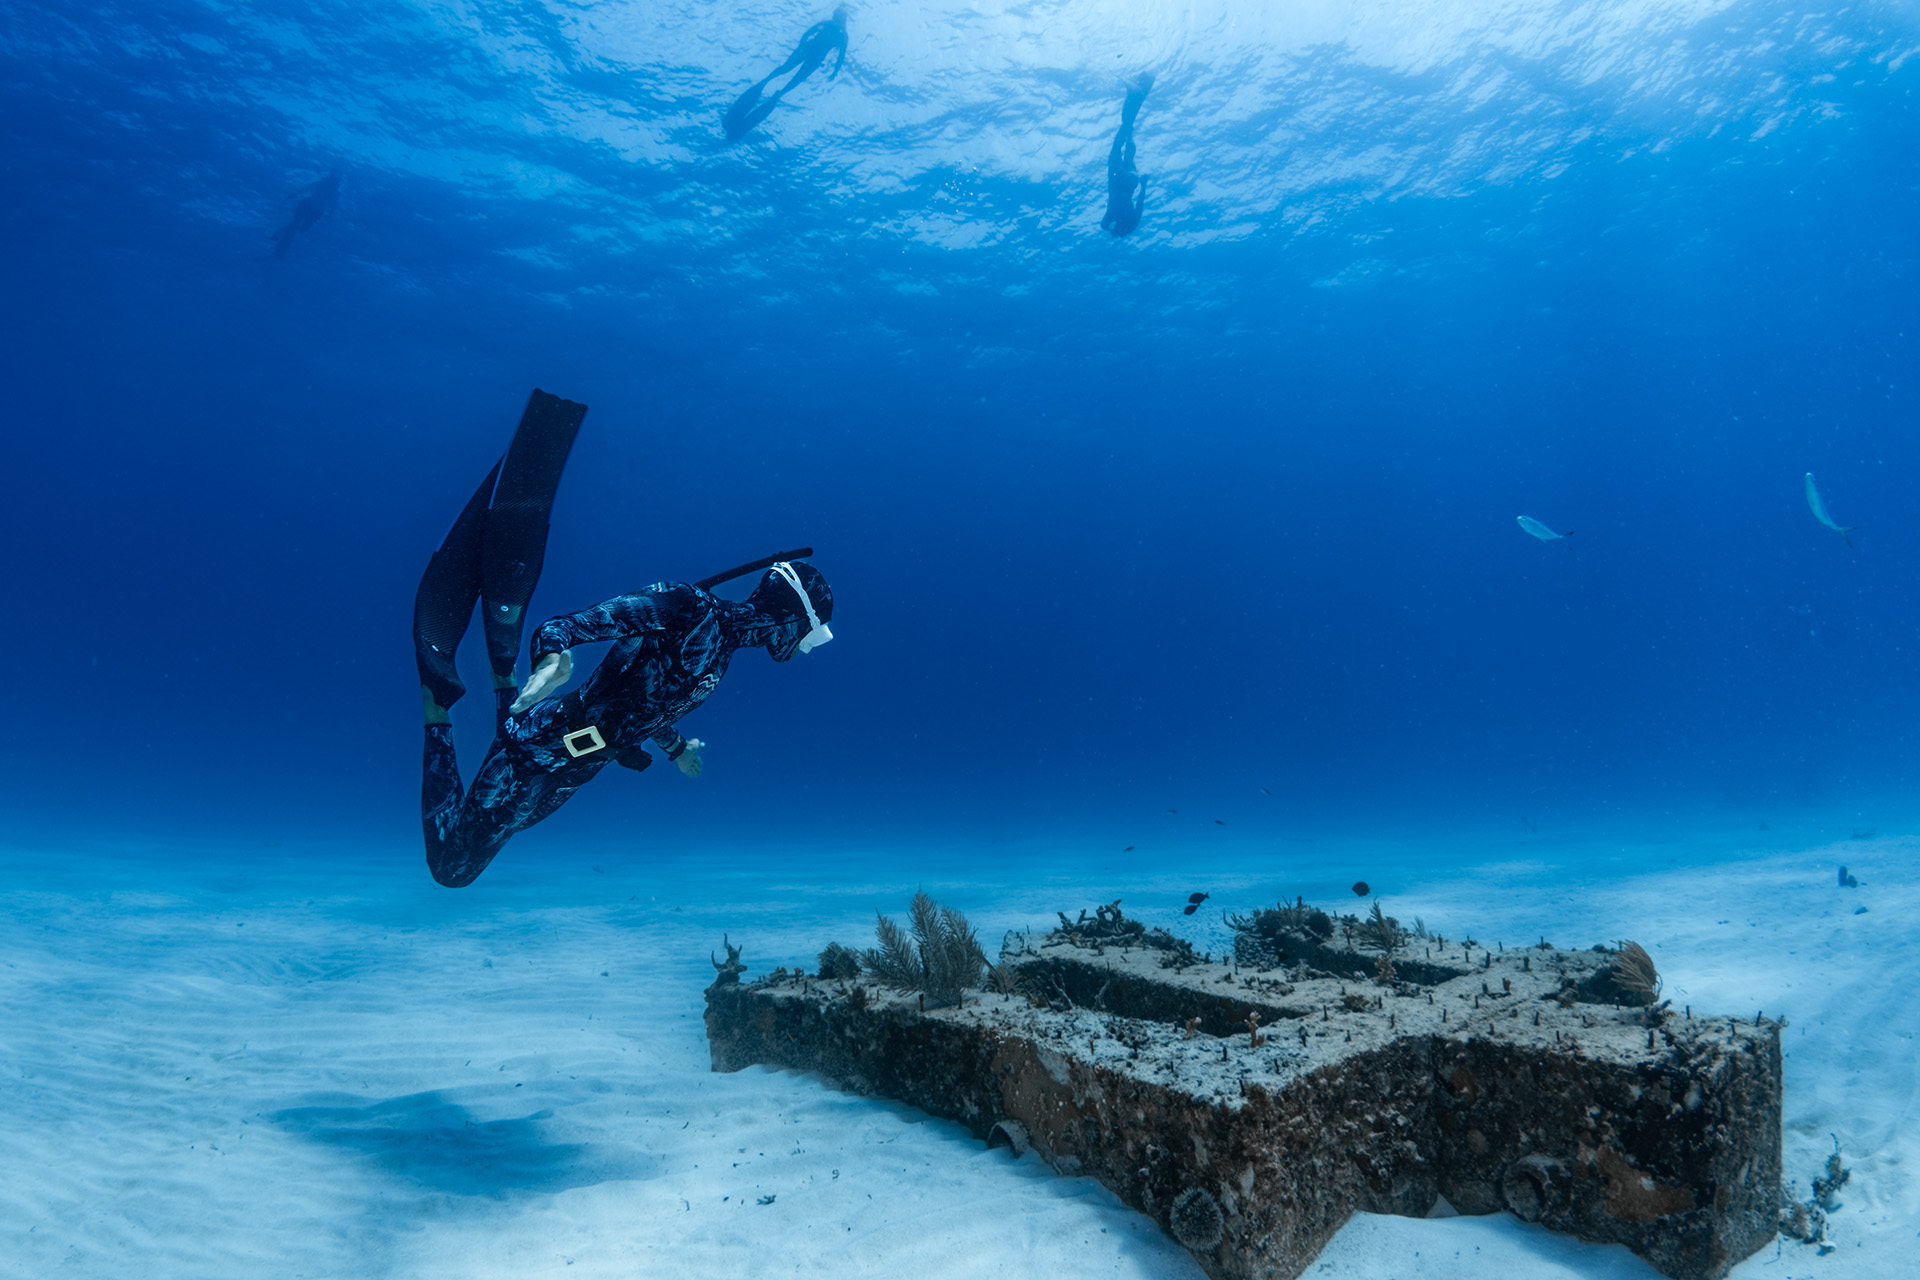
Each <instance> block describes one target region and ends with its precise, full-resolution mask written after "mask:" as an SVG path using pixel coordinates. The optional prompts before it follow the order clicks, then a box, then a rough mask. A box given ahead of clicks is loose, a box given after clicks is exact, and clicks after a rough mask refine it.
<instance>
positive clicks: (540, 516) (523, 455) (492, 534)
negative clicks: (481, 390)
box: [480, 389, 587, 680]
mask: <svg viewBox="0 0 1920 1280" xmlns="http://www.w3.org/2000/svg"><path fill="white" fill-rule="evenodd" d="M586 416H587V406H585V405H583V404H577V403H575V402H574V401H572V400H562V399H561V398H560V397H559V396H554V395H548V394H547V393H546V392H544V391H540V390H538V389H536V390H535V391H534V393H533V395H532V397H530V398H529V399H528V401H527V409H526V412H525V413H523V414H522V415H521V416H520V426H519V428H518V429H517V430H516V431H515V432H514V433H513V444H512V445H511V446H509V447H508V449H507V456H506V457H505V458H503V459H502V460H501V463H500V479H499V483H498V484H497V485H496V486H495V487H494V491H493V502H492V504H491V506H490V507H489V509H488V511H487V523H486V536H485V538H484V539H483V541H482V544H481V551H480V578H481V594H482V596H483V598H484V600H485V610H484V616H485V620H486V632H487V659H488V661H489V662H490V663H491V664H492V667H493V673H494V675H495V676H496V677H498V678H500V679H504V680H511V679H512V678H513V668H514V663H515V662H516V661H517V660H518V658H519V656H520V633H521V630H522V629H523V628H524V627H525V625H526V613H527V602H528V601H529V600H531V599H533V588H534V584H535V583H537V582H539V581H540V567H541V565H542V564H543V563H545V561H546V556H547V527H548V519H549V517H550V515H551V514H552V511H553V495H554V493H555V491H556V490H558V489H559V487H560V473H561V471H563V470H564V469H565V468H566V465H567V454H568V453H569V452H571V451H572V449H573V439H574V437H575V436H576V435H578V434H579V432H580V422H581V420H582V419H583V418H585V417H586Z"/></svg>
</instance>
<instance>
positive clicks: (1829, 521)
mask: <svg viewBox="0 0 1920 1280" xmlns="http://www.w3.org/2000/svg"><path fill="white" fill-rule="evenodd" d="M1807 506H1808V507H1810V508H1812V510H1813V518H1814V519H1815V520H1818V521H1819V522H1820V523H1821V524H1823V525H1825V526H1827V528H1829V529H1831V530H1833V531H1834V532H1835V533H1837V534H1839V535H1840V536H1841V537H1842V538H1846V541H1847V545H1848V546H1852V545H1853V539H1852V538H1850V537H1848V536H1847V535H1848V534H1851V533H1852V532H1853V531H1854V530H1855V529H1857V528H1859V526H1858V525H1851V524H1847V525H1842V524H1835V523H1834V521H1833V517H1832V516H1830V515H1828V514H1827V504H1826V502H1825V501H1824V500H1823V499H1822V498H1821V497H1820V490H1819V489H1817V488H1815V487H1814V483H1813V472H1811V471H1809V472H1807Z"/></svg>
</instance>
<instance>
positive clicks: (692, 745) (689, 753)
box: [674, 738, 707, 778]
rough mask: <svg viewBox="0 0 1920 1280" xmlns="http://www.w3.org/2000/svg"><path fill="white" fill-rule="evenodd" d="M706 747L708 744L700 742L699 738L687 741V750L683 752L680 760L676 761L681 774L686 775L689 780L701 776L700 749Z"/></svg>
mask: <svg viewBox="0 0 1920 1280" xmlns="http://www.w3.org/2000/svg"><path fill="white" fill-rule="evenodd" d="M706 745H707V744H706V743H704V742H702V741H700V739H698V738H688V739H687V749H686V750H685V751H682V752H681V753H680V755H679V758H678V759H676V760H675V761H674V763H675V764H677V765H679V766H680V772H682V773H684V774H686V775H687V776H688V777H689V778H697V777H699V776H700V767H701V766H700V748H702V747H704V746H706Z"/></svg>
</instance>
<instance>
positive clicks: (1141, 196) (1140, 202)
mask: <svg viewBox="0 0 1920 1280" xmlns="http://www.w3.org/2000/svg"><path fill="white" fill-rule="evenodd" d="M1146 211H1147V179H1146V177H1145V175H1142V176H1141V178H1140V190H1139V191H1138V192H1136V193H1135V194H1134V197H1133V220H1134V221H1135V222H1138V221H1139V220H1140V215H1141V214H1143V213H1145V212H1146Z"/></svg>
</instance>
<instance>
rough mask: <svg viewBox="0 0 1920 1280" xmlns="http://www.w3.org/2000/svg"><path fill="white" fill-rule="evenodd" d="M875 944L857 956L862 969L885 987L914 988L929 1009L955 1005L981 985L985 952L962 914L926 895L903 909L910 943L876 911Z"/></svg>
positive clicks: (917, 896) (984, 965) (905, 936)
mask: <svg viewBox="0 0 1920 1280" xmlns="http://www.w3.org/2000/svg"><path fill="white" fill-rule="evenodd" d="M875 915H876V917H877V919H876V921H875V923H874V930H873V931H874V935H875V937H877V938H878V939H879V942H880V945H879V946H878V947H876V948H875V949H873V950H871V951H868V952H867V953H866V955H865V956H863V957H862V959H863V960H864V962H865V964H866V969H867V972H868V973H870V974H872V975H873V977H874V978H875V979H877V980H878V981H879V982H881V983H882V984H883V985H885V986H889V987H894V988H896V989H898V990H902V991H919V992H920V993H922V994H923V995H924V996H925V997H926V1004H928V1005H929V1006H931V1007H933V1008H936V1009H937V1008H940V1007H941V1006H943V1005H956V1004H959V1003H960V997H961V994H962V993H963V992H965V991H968V990H970V989H972V988H974V987H977V986H979V985H980V978H981V975H982V974H984V973H985V971H986V968H987V957H986V953H984V952H983V951H981V950H980V940H979V939H978V938H976V937H974V934H973V927H972V926H971V925H969V924H968V923H967V918H966V917H965V916H963V915H961V914H960V913H959V912H958V911H955V910H954V909H953V908H952V907H943V906H941V905H939V904H938V903H936V902H935V901H934V900H933V899H932V898H930V897H928V896H927V895H926V894H925V893H916V894H914V895H913V903H912V905H911V906H910V907H908V909H907V917H908V924H909V927H910V928H911V929H912V941H911V942H909V941H908V936H907V932H906V931H905V930H903V929H901V928H900V926H899V925H897V924H895V923H894V922H893V921H892V920H891V919H889V918H888V917H886V916H883V915H879V913H878V912H876V913H875Z"/></svg>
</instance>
